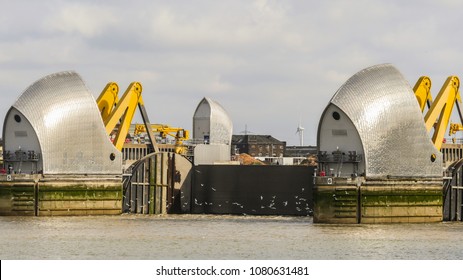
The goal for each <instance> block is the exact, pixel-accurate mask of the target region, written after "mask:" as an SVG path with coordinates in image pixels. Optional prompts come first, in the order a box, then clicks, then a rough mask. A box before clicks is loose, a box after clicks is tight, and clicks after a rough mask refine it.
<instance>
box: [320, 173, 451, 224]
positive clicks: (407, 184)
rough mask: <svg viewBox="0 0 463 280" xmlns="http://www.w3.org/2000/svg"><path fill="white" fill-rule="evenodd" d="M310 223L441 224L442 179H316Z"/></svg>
mask: <svg viewBox="0 0 463 280" xmlns="http://www.w3.org/2000/svg"><path fill="white" fill-rule="evenodd" d="M313 194H314V223H334V224H356V223H365V224H375V223H429V222H441V221H442V217H443V216H442V204H443V191H442V180H426V181H425V180H423V181H420V180H410V179H384V180H365V179H364V178H362V177H358V178H340V177H336V178H332V177H317V178H316V184H315V187H314V190H313Z"/></svg>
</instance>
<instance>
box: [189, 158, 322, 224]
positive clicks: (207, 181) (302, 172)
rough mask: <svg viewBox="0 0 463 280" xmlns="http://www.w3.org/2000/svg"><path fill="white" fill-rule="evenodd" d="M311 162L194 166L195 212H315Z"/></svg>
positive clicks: (264, 213) (193, 199) (295, 213)
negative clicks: (304, 164)
mask: <svg viewBox="0 0 463 280" xmlns="http://www.w3.org/2000/svg"><path fill="white" fill-rule="evenodd" d="M313 172H314V168H313V167H310V166H248V165H246V166H245V165H200V166H195V167H194V179H193V186H192V191H191V199H192V201H191V212H192V213H193V214H200V213H205V214H247V215H304V216H306V215H311V214H312V211H313V197H312V188H313Z"/></svg>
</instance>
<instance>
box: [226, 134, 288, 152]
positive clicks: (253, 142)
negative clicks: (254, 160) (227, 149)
mask: <svg viewBox="0 0 463 280" xmlns="http://www.w3.org/2000/svg"><path fill="white" fill-rule="evenodd" d="M285 150H286V142H284V141H280V140H278V139H276V138H274V137H272V136H271V135H233V137H232V151H235V152H234V153H237V154H240V153H246V154H249V155H251V156H253V157H283V155H284V154H285Z"/></svg>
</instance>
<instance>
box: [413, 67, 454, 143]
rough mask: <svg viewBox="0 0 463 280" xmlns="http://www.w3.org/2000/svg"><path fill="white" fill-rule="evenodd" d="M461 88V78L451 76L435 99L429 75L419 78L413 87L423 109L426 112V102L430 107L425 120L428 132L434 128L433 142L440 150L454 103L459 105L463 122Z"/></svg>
mask: <svg viewBox="0 0 463 280" xmlns="http://www.w3.org/2000/svg"><path fill="white" fill-rule="evenodd" d="M459 88H460V80H459V79H458V77H457V76H449V77H448V78H447V80H446V81H445V83H444V85H443V86H442V88H441V90H440V91H439V93H438V94H437V96H436V98H435V100H434V101H433V100H432V97H431V80H430V79H429V78H428V77H426V76H423V77H421V78H420V79H418V81H417V83H416V84H415V87H414V88H413V90H414V92H415V96H416V99H417V101H418V104H419V106H420V109H421V111H422V112H424V108H425V105H426V104H427V105H428V107H429V109H428V111H427V112H426V115H425V116H424V122H425V126H426V130H427V131H428V132H430V131H431V129H432V128H434V132H433V135H432V142H433V143H434V146H435V147H436V148H437V149H438V150H440V148H441V147H442V142H443V140H444V134H445V131H446V130H447V126H448V125H449V121H450V116H451V115H452V110H453V107H454V105H456V106H457V110H458V114H459V116H460V121H461V122H463V118H462V113H461V110H460V103H461V97H460V91H459ZM453 126H454V129H455V127H457V128H458V126H457V125H453ZM460 126H461V125H460ZM451 128H452V125H451Z"/></svg>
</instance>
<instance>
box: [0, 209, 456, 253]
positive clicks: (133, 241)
mask: <svg viewBox="0 0 463 280" xmlns="http://www.w3.org/2000/svg"><path fill="white" fill-rule="evenodd" d="M0 234H1V238H0V259H2V260H5V259H20V260H24V259H54V260H59V259H70V260H74V259H85V260H87V259H90V260H98V259H108V260H118V259H123V260H132V259H133V260H142V259H146V260H158V259H161V260H167V259H171V260H172V259H184V260H188V259H189V260H191V259H196V260H199V259H216V260H224V259H246V260H251V259H263V260H268V259H282V260H287V259H296V260H338V259H341V260H345V259H348V260H369V259H374V260H403V259H405V260H408V259H410V260H434V259H443V260H447V259H457V260H462V259H463V223H461V222H455V223H452V222H449V223H433V224H381V225H325V224H314V223H313V221H312V218H311V217H280V216H227V215H218V216H216V215H168V216H148V215H145V216H141V215H120V216H85V217H0Z"/></svg>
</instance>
